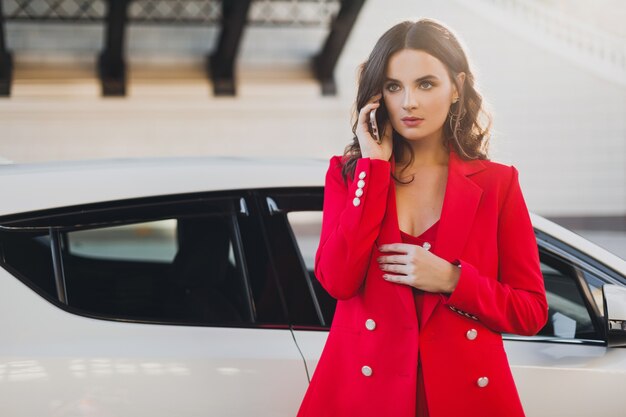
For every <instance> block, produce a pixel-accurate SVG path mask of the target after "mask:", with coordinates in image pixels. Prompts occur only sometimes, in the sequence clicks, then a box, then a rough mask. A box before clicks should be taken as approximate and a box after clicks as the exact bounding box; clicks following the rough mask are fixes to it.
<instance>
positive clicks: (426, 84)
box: [420, 81, 434, 90]
mask: <svg viewBox="0 0 626 417" xmlns="http://www.w3.org/2000/svg"><path fill="white" fill-rule="evenodd" d="M433 87H434V84H433V83H431V82H430V81H422V82H421V83H420V88H422V89H424V90H430V89H431V88H433Z"/></svg>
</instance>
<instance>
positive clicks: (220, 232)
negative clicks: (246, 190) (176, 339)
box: [62, 216, 250, 324]
mask: <svg viewBox="0 0 626 417" xmlns="http://www.w3.org/2000/svg"><path fill="white" fill-rule="evenodd" d="M63 241H64V242H67V243H68V247H67V248H65V250H63V252H62V261H63V262H62V263H63V270H64V276H65V286H66V291H67V299H68V305H69V306H71V307H76V308H79V309H81V310H84V311H87V312H90V313H95V314H99V315H104V316H107V317H118V318H137V319H141V318H144V319H148V320H164V321H172V320H178V321H184V322H193V323H207V324H220V323H247V322H249V321H250V320H249V315H248V314H247V300H246V298H245V296H244V295H245V285H244V282H243V280H242V275H241V267H240V265H239V264H238V263H237V262H235V261H234V259H233V257H232V251H233V243H232V242H233V238H232V227H231V221H230V218H229V217H228V216H204V217H189V218H185V217H182V218H177V219H164V220H160V221H153V222H138V223H131V224H127V225H124V226H110V227H98V228H97V229H87V230H80V231H69V232H65V233H64V240H63Z"/></svg>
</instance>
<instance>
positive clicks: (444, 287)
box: [378, 243, 461, 293]
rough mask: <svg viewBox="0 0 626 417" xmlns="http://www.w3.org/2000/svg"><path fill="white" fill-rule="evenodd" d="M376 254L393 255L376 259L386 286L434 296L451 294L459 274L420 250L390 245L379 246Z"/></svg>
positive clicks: (431, 254)
mask: <svg viewBox="0 0 626 417" xmlns="http://www.w3.org/2000/svg"><path fill="white" fill-rule="evenodd" d="M378 250H380V251H381V252H395V254H393V255H385V256H380V257H379V258H378V264H379V266H380V269H381V270H382V271H383V272H384V274H383V278H385V279H386V280H387V281H389V282H395V283H397V284H405V285H410V286H411V287H415V288H417V289H420V290H423V291H428V292H434V293H451V292H452V291H454V289H455V288H456V284H457V283H458V282H459V277H460V276H461V270H460V268H459V267H458V266H456V265H453V264H451V263H450V262H448V261H446V260H445V259H443V258H440V257H438V256H437V255H435V254H433V253H431V252H429V251H427V250H426V249H424V248H423V247H421V246H417V245H411V244H408V243H391V244H386V245H381V246H380V247H379V248H378Z"/></svg>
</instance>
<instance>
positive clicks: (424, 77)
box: [385, 74, 439, 83]
mask: <svg viewBox="0 0 626 417" xmlns="http://www.w3.org/2000/svg"><path fill="white" fill-rule="evenodd" d="M430 78H433V79H435V80H439V77H437V76H436V75H432V74H428V75H424V76H423V77H419V78H418V79H417V80H415V82H416V83H419V82H420V81H424V80H428V79H430ZM386 81H396V82H400V80H396V79H394V78H389V77H387V78H386V79H385V82H386Z"/></svg>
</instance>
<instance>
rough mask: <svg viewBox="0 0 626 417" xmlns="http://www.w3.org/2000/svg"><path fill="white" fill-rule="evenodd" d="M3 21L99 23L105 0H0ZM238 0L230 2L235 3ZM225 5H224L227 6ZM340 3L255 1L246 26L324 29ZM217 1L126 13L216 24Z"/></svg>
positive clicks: (167, 0) (143, 2)
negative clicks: (3, 16) (2, 6)
mask: <svg viewBox="0 0 626 417" xmlns="http://www.w3.org/2000/svg"><path fill="white" fill-rule="evenodd" d="M0 1H2V2H3V3H4V15H5V19H6V20H7V21H13V22H30V21H38V22H42V21H64V22H75V23H81V22H82V23H88V22H102V21H104V20H105V19H106V12H107V1H106V0H92V1H89V0H87V1H85V0H0ZM236 1H238V0H230V2H231V3H232V2H236ZM227 2H228V1H225V3H227ZM340 6H341V1H340V0H297V1H294V0H255V1H253V2H252V3H251V5H250V10H249V12H248V16H247V19H248V24H250V25H254V26H281V27H282V26H289V27H294V26H296V27H310V26H318V27H328V25H329V24H330V22H331V20H332V17H333V16H335V15H336V14H337V13H338V12H339V7H340ZM221 13H222V1H221V0H189V1H187V0H134V1H132V2H131V3H130V5H129V9H128V21H129V22H132V23H159V24H160V23H168V24H176V23H180V24H206V23H219V22H220V20H221Z"/></svg>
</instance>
